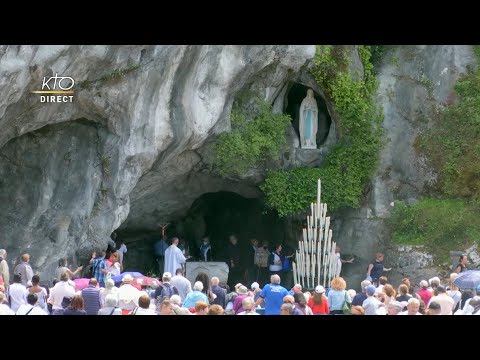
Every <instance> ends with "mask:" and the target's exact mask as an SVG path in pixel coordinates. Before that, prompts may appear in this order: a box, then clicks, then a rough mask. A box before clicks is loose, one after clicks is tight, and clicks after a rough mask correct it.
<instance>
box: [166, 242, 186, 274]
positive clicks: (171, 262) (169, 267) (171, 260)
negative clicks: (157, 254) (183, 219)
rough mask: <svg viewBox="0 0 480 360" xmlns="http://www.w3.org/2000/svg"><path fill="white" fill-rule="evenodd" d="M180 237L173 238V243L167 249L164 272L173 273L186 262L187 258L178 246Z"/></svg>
mask: <svg viewBox="0 0 480 360" xmlns="http://www.w3.org/2000/svg"><path fill="white" fill-rule="evenodd" d="M178 241H179V240H178V238H177V237H174V238H172V245H170V246H169V247H168V248H167V250H165V267H164V272H169V273H170V274H173V273H174V272H175V271H177V269H178V268H179V267H182V264H185V261H186V260H187V258H186V257H185V256H184V255H183V253H182V250H180V249H179V248H178Z"/></svg>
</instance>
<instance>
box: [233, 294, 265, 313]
mask: <svg viewBox="0 0 480 360" xmlns="http://www.w3.org/2000/svg"><path fill="white" fill-rule="evenodd" d="M242 308H243V309H244V310H243V311H242V312H239V313H238V314H237V315H260V314H258V313H256V312H255V302H254V301H253V298H251V297H250V296H248V297H246V298H244V299H243V300H242Z"/></svg>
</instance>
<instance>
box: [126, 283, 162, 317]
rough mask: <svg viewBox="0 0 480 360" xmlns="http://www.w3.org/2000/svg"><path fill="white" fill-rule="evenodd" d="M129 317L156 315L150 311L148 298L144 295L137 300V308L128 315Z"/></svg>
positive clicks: (153, 311)
mask: <svg viewBox="0 0 480 360" xmlns="http://www.w3.org/2000/svg"><path fill="white" fill-rule="evenodd" d="M124 286H125V285H124ZM129 315H157V314H156V313H155V310H152V309H150V297H149V296H148V295H146V294H144V295H141V296H140V297H139V298H138V307H136V308H135V309H133V310H132V311H131V312H130V313H129Z"/></svg>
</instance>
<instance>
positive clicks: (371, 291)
mask: <svg viewBox="0 0 480 360" xmlns="http://www.w3.org/2000/svg"><path fill="white" fill-rule="evenodd" d="M375 290H376V288H375V286H373V285H368V286H367V289H366V292H367V298H366V299H365V300H364V301H363V304H362V307H363V308H364V310H365V315H377V310H378V307H379V306H380V304H381V302H380V301H378V300H377V298H375V297H374V295H375Z"/></svg>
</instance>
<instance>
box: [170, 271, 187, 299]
mask: <svg viewBox="0 0 480 360" xmlns="http://www.w3.org/2000/svg"><path fill="white" fill-rule="evenodd" d="M170 285H171V286H175V287H176V288H177V290H178V295H180V299H181V300H182V302H183V300H185V298H186V297H187V295H188V294H190V293H191V292H192V283H191V282H190V280H188V279H187V278H186V277H184V276H183V269H182V268H181V267H179V268H178V269H177V271H176V273H175V276H174V277H172V279H171V280H170Z"/></svg>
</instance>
